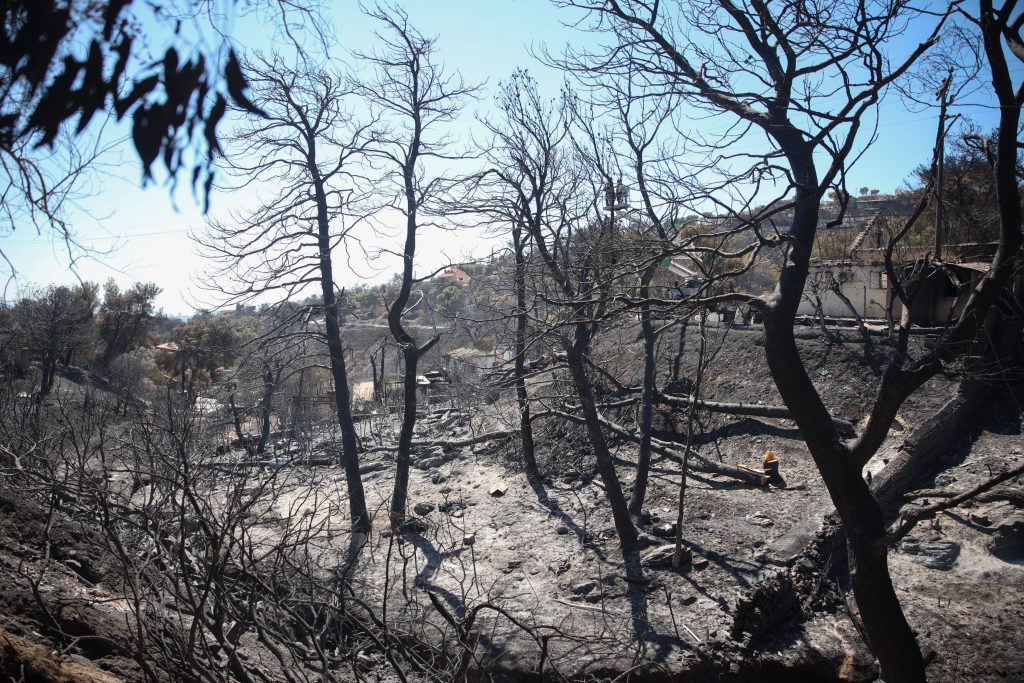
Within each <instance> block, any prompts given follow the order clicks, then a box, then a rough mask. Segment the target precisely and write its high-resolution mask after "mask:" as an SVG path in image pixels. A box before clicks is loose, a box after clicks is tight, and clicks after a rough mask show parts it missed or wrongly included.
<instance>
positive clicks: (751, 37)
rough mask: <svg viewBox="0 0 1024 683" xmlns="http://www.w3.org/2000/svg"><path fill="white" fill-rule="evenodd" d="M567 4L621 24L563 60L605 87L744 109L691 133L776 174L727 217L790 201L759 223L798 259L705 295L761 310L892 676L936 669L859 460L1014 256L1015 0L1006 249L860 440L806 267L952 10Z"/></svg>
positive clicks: (701, 106)
mask: <svg viewBox="0 0 1024 683" xmlns="http://www.w3.org/2000/svg"><path fill="white" fill-rule="evenodd" d="M561 4H563V5H567V6H572V7H576V8H582V9H584V10H586V11H588V12H590V13H591V16H592V17H593V18H594V20H595V22H596V23H595V25H594V27H595V29H596V30H600V31H602V32H605V33H607V34H608V35H611V36H612V38H613V40H612V45H611V46H610V48H609V50H608V51H605V52H601V51H598V52H597V53H593V54H591V53H585V52H573V53H570V54H569V55H567V57H566V59H565V60H564V65H565V66H566V67H568V68H570V69H572V70H573V71H575V72H576V73H577V74H579V75H580V76H581V77H582V78H584V79H585V80H588V81H590V82H593V83H594V84H595V85H597V86H598V87H600V84H601V82H603V79H605V78H606V77H609V76H613V77H621V78H630V79H631V80H632V81H633V82H634V83H637V84H638V87H641V88H642V89H643V95H644V96H646V97H662V96H664V97H669V96H678V97H681V98H682V99H683V101H684V102H686V103H687V104H689V105H690V106H692V107H694V108H695V109H696V110H697V111H704V112H715V113H720V114H722V115H724V116H727V117H729V118H731V119H732V120H733V121H735V122H736V127H734V128H733V127H730V128H728V130H727V132H726V133H725V134H724V135H722V136H719V137H718V138H716V139H714V140H713V142H712V143H711V144H710V145H708V144H706V143H702V142H701V138H698V137H690V138H689V141H690V142H691V147H692V149H694V150H700V151H702V152H704V153H705V154H709V155H710V156H711V157H712V158H717V159H719V160H720V161H721V164H722V169H723V172H724V173H726V174H727V175H729V177H730V178H731V179H732V181H733V183H735V187H737V188H739V187H742V186H743V184H747V185H748V186H750V187H751V188H753V189H756V188H757V187H758V186H759V185H760V186H761V187H768V186H769V184H771V185H774V186H775V187H777V188H779V192H778V195H777V196H778V199H777V201H775V202H772V203H769V204H768V205H767V206H766V208H764V209H761V210H759V211H751V212H749V213H747V214H742V213H739V212H735V211H734V209H732V206H731V204H732V202H724V201H723V202H721V203H720V204H719V206H721V207H722V210H723V211H725V212H727V215H728V216H730V217H733V218H735V219H736V220H741V221H746V222H748V223H749V224H750V225H751V226H752V227H756V226H760V225H763V224H765V223H766V221H768V220H769V219H771V218H773V217H776V216H778V215H779V214H780V213H781V212H782V211H786V212H789V214H790V216H791V218H790V219H789V220H787V223H788V225H787V226H786V227H785V228H784V229H783V230H782V231H780V234H778V236H777V237H774V238H772V239H767V238H765V237H764V236H761V235H759V239H760V240H761V242H762V243H763V244H768V243H769V242H772V241H774V242H776V243H781V244H784V245H785V251H786V259H785V263H784V267H783V268H782V270H781V273H780V275H779V279H778V285H777V287H776V289H775V293H774V295H773V296H772V297H771V299H770V300H769V301H768V302H762V301H760V300H759V299H757V298H756V297H753V296H751V295H749V294H745V293H737V294H722V295H717V296H712V297H706V298H705V303H708V304H710V303H721V302H736V303H743V304H748V305H753V306H757V307H759V308H760V309H761V312H762V314H763V316H764V325H765V332H764V335H765V354H766V358H767V362H768V366H769V369H770V371H771V373H772V376H773V378H774V380H775V383H776V386H777V387H778V389H779V392H780V393H781V395H782V398H783V400H784V401H785V403H786V405H787V406H788V408H789V410H790V412H791V413H792V415H793V418H794V419H795V420H796V422H797V424H798V425H799V427H800V431H801V434H802V436H803V438H804V439H805V441H806V443H807V446H808V448H809V450H810V452H811V454H812V456H813V458H814V461H815V463H816V465H817V467H818V470H819V472H820V473H821V476H822V478H823V480H824V483H825V485H826V487H827V489H828V491H829V494H830V496H831V498H832V501H833V503H834V504H835V506H836V509H837V511H838V513H839V516H840V518H841V519H842V521H843V523H844V528H845V531H846V537H847V542H848V548H849V556H850V571H851V578H852V584H853V591H854V596H855V598H856V600H857V603H858V605H859V607H860V613H861V616H862V618H863V621H864V625H865V629H866V632H867V635H868V639H869V641H870V645H871V647H872V649H873V650H874V652H875V654H876V655H877V656H878V658H879V660H880V662H881V665H882V672H883V675H884V676H885V677H886V679H887V680H893V681H897V680H900V681H902V680H923V678H924V662H923V659H922V657H921V654H920V650H919V648H918V646H917V643H916V640H915V637H914V634H913V632H912V631H911V629H910V627H909V625H908V624H907V621H906V619H905V617H904V616H903V613H902V609H901V607H900V604H899V601H898V599H897V597H896V594H895V591H894V590H893V587H892V581H891V579H890V576H889V572H888V566H887V560H886V547H887V544H886V528H885V525H884V520H883V516H882V513H881V510H880V508H879V505H878V503H877V501H876V500H875V499H874V497H873V496H872V494H871V490H870V487H869V486H868V484H867V483H866V482H865V481H864V479H863V477H862V469H863V467H864V465H865V464H866V463H867V461H868V460H869V459H870V458H871V456H872V455H873V454H874V453H875V452H876V451H877V449H878V448H879V446H880V445H881V443H882V441H883V439H884V438H885V435H886V433H887V432H888V428H889V426H890V425H891V424H892V420H893V418H894V416H895V414H896V410H897V409H898V407H899V406H900V405H901V404H902V403H903V401H904V400H905V399H906V398H907V397H908V396H909V395H910V394H911V393H912V392H913V391H914V390H915V389H917V388H918V387H920V386H921V385H922V384H923V383H924V382H925V381H926V380H927V379H928V378H929V377H931V376H933V375H934V374H935V373H936V372H937V371H938V370H939V368H940V367H941V366H942V364H943V363H948V362H950V361H952V360H954V359H957V358H961V357H963V355H964V354H965V353H968V352H969V350H970V348H971V347H972V343H973V340H974V339H975V336H976V335H977V333H978V331H979V329H980V328H981V323H982V320H983V319H984V316H985V314H986V312H987V311H988V309H989V308H990V307H991V305H992V304H993V302H994V300H995V298H996V296H997V295H998V292H999V291H1000V290H1001V289H1002V287H1003V286H1004V285H1005V284H1006V282H1007V281H1008V278H1009V277H1010V273H1011V272H1012V269H1013V266H1014V259H1015V254H1016V252H1017V250H1018V248H1019V244H1020V226H1019V198H1018V196H1017V186H1016V179H1015V172H1014V171H1013V170H1011V169H1012V167H1013V166H1015V159H1016V153H1015V148H1016V144H1017V143H1016V135H1017V123H1018V116H1019V111H1020V96H1019V95H1017V94H1016V93H1015V92H1014V90H1013V87H1012V81H1011V79H1010V77H1009V75H1008V72H1007V70H1006V65H1005V55H1004V52H1003V46H1004V44H1005V43H1008V44H1010V45H1011V47H1012V46H1015V45H1019V43H1018V42H1017V41H1018V40H1019V36H1018V35H1017V24H1015V23H1013V22H1012V21H1011V16H1010V15H1011V14H1012V13H1013V11H1014V9H1015V5H1014V3H1008V4H1007V5H1006V6H1005V7H1003V8H1001V9H999V10H994V9H993V8H992V7H991V5H990V4H988V3H983V5H982V9H981V18H980V20H979V22H978V23H979V25H980V27H981V32H982V36H983V39H984V41H985V47H986V53H987V54H988V56H989V60H990V65H991V68H992V72H993V85H994V87H995V90H996V93H997V95H998V97H999V100H1000V104H1001V112H1002V114H1001V117H1002V118H1001V123H1000V131H999V137H998V141H997V143H996V144H997V148H996V150H995V154H994V157H995V159H996V164H995V175H996V179H997V181H996V182H997V185H998V186H999V187H1000V190H999V196H1000V202H999V204H1000V214H1001V231H1000V243H1001V246H1000V250H999V253H998V254H997V256H996V258H995V259H994V260H993V262H992V264H991V269H990V270H989V272H988V274H987V275H986V277H985V278H984V279H983V280H982V282H981V284H980V285H979V286H978V287H977V289H976V290H975V291H974V293H973V295H972V296H971V299H970V301H969V303H968V305H967V307H966V308H965V310H964V311H963V312H962V313H961V315H960V317H959V318H958V319H957V321H955V323H953V324H952V325H951V326H950V328H949V331H948V332H947V333H946V334H945V335H944V337H943V339H942V340H941V341H940V342H939V343H937V344H936V345H935V346H934V347H933V348H932V349H930V350H929V351H928V352H927V353H926V354H925V355H924V356H923V357H921V358H915V359H911V358H908V357H906V356H900V357H898V358H897V359H896V360H895V362H893V363H892V364H891V365H890V366H889V367H888V368H887V370H886V371H885V373H884V376H883V378H882V383H881V386H880V388H879V390H878V395H877V397H876V399H875V401H874V405H873V407H872V409H871V410H870V411H869V416H868V420H867V422H866V424H865V426H864V428H863V429H862V431H861V432H860V433H859V434H858V435H857V436H856V437H855V438H853V439H851V440H845V439H844V438H843V437H842V435H841V434H840V432H839V430H838V429H837V428H836V426H835V423H834V422H833V420H832V418H831V416H830V415H829V412H828V410H827V409H826V407H825V405H824V403H823V401H822V398H821V396H820V395H819V394H818V392H817V390H816V388H815V387H814V384H813V383H812V381H811V379H810V377H809V376H808V373H807V369H806V367H805V366H804V363H803V361H802V360H801V358H800V356H799V353H798V351H797V346H796V342H795V337H794V332H793V324H794V317H795V314H796V310H797V307H798V305H799V301H800V297H801V295H802V292H803V289H804V285H805V282H806V280H807V276H808V269H809V262H810V257H811V253H812V250H813V247H814V237H815V234H816V231H817V227H818V220H819V213H820V211H819V208H820V205H821V203H822V201H823V198H824V197H825V195H826V193H827V192H828V190H829V188H830V187H834V188H841V187H842V186H843V185H844V184H845V183H844V179H845V174H846V172H847V170H848V165H849V164H850V163H852V161H853V159H854V148H855V144H856V141H857V140H858V139H859V137H860V136H859V134H860V132H861V128H862V126H863V124H864V122H865V120H866V119H867V117H868V116H869V115H870V113H871V112H872V111H873V110H874V108H875V105H876V103H877V102H878V101H879V98H880V97H881V96H882V93H883V90H884V89H885V88H886V87H887V86H888V85H889V84H891V83H893V82H894V81H895V80H896V79H898V78H899V77H900V76H901V75H903V74H905V73H906V72H907V71H908V70H909V69H910V68H911V66H912V65H913V64H914V62H915V61H916V60H917V59H918V57H920V55H922V54H923V53H924V52H925V51H926V50H928V49H929V47H931V45H932V44H933V43H934V40H935V37H936V36H937V35H938V32H939V31H940V30H941V28H942V26H943V24H944V23H945V21H946V19H947V17H948V15H944V14H939V15H938V16H932V15H922V14H918V13H916V10H915V9H914V8H911V7H906V6H899V7H898V8H894V7H892V6H890V5H886V4H882V3H864V2H849V3H838V4H834V5H833V6H831V7H830V8H829V9H828V11H825V10H823V9H822V8H819V7H817V6H811V5H809V4H807V3H794V4H790V5H787V6H785V7H781V8H772V7H769V6H768V5H766V4H764V3H761V2H751V3H734V2H731V1H729V0H722V1H721V2H715V3H711V2H708V3H698V4H689V5H684V4H683V3H659V2H642V1H615V2H610V3H590V2H564V3H561ZM916 20H920V21H922V22H928V23H930V24H931V25H930V27H929V28H927V29H926V34H925V35H926V38H925V40H924V41H923V42H921V43H917V44H911V45H909V46H907V48H906V49H905V50H904V51H903V54H902V55H900V56H899V57H898V58H893V59H892V60H891V59H890V58H889V57H887V56H886V52H887V51H889V50H891V49H892V47H893V46H894V45H895V41H896V40H897V39H899V38H900V36H902V35H904V33H905V30H906V28H907V26H908V24H909V23H910V22H913V21H916ZM850 27H854V30H850ZM1004 41H1005V43H1004ZM737 74H739V75H742V77H743V79H744V82H743V84H742V85H741V84H740V83H739V82H738V81H737V80H736V78H735V77H734V76H735V75H737ZM827 82H835V83H837V84H838V83H841V84H842V85H841V86H837V87H836V88H835V89H834V90H831V89H830V90H825V89H823V86H822V85H821V84H822V83H827ZM837 96H838V97H839V98H840V101H839V102H838V103H836V101H835V98H836V97H837ZM826 102H827V103H826ZM755 133H756V139H758V140H761V141H764V143H763V144H764V145H765V149H766V151H765V152H764V154H763V155H755V156H754V157H753V160H752V163H751V164H749V165H740V164H737V159H736V157H734V156H731V155H729V153H728V152H727V151H726V146H728V145H729V144H731V143H733V142H735V141H736V140H738V139H748V138H749V139H751V140H754V139H755ZM706 139H707V138H705V140H706ZM695 143H701V144H699V145H698V144H695ZM1011 150H1012V151H1011ZM819 154H821V155H822V156H819ZM748 158H749V157H748ZM821 158H824V159H825V160H826V161H825V162H824V164H822V162H821V161H820V159H821ZM730 167H732V170H725V169H730ZM730 210H732V212H729V211H730Z"/></svg>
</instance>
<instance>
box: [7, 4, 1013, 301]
mask: <svg viewBox="0 0 1024 683" xmlns="http://www.w3.org/2000/svg"><path fill="white" fill-rule="evenodd" d="M334 4H336V5H337V6H338V7H337V9H336V10H335V13H334V15H333V19H334V20H335V22H336V33H337V39H338V44H339V45H341V46H343V47H344V48H346V49H367V48H369V47H370V46H371V44H370V37H371V33H372V30H373V26H372V24H371V23H370V22H369V21H368V20H367V19H366V18H365V17H363V16H362V15H361V14H360V13H359V12H358V10H357V7H356V4H355V3H354V2H344V3H334ZM402 4H403V6H405V7H406V8H407V10H408V12H409V15H410V19H411V21H412V23H413V24H414V25H415V26H416V27H417V28H418V29H419V30H420V31H421V32H422V33H423V34H425V35H436V36H438V38H439V51H440V55H441V57H442V59H443V60H444V62H445V63H446V64H447V66H448V67H449V68H450V69H452V70H458V71H460V72H461V73H462V74H463V76H464V78H465V79H466V80H467V81H468V82H482V81H487V83H488V85H489V87H488V88H487V89H485V91H484V93H483V95H482V97H481V100H480V102H479V103H477V104H474V105H470V113H472V112H477V111H479V112H483V111H486V110H487V109H488V108H489V107H490V106H491V100H492V97H493V92H494V87H495V86H496V85H497V84H498V82H499V81H501V80H503V79H505V78H507V77H508V75H509V74H510V73H511V72H512V70H513V69H514V68H515V67H517V66H526V67H528V68H529V69H530V71H531V73H533V75H534V76H535V77H537V78H538V79H539V81H540V83H541V86H542V88H544V89H545V90H547V91H548V92H549V94H551V95H554V94H555V93H557V89H558V87H559V84H560V83H561V79H562V76H561V74H559V73H557V72H553V71H549V70H548V69H546V68H545V67H544V66H542V65H540V64H539V63H537V62H536V61H535V60H534V59H533V58H532V57H531V55H530V50H529V48H530V47H531V46H535V47H537V46H540V45H544V44H546V45H547V46H548V47H549V48H551V49H552V50H553V51H557V50H558V49H559V48H560V46H561V45H563V44H564V43H565V42H566V41H570V40H572V41H578V40H581V39H587V40H592V38H581V36H580V35H579V33H577V32H575V31H574V30H572V29H570V28H566V27H564V26H563V25H562V23H561V22H562V21H571V20H572V19H573V16H572V15H570V14H566V13H565V12H564V11H559V10H556V9H555V8H554V7H552V6H551V4H550V3H549V2H548V1H547V0H485V1H481V0H418V1H417V0H407V1H406V2H403V3H402ZM236 35H237V36H238V38H239V43H240V44H241V46H242V47H245V48H251V47H257V46H258V47H263V48H267V47H269V46H268V45H267V44H266V42H267V41H266V38H265V35H266V32H265V31H263V30H261V29H260V27H259V26H258V25H255V26H254V25H250V24H249V22H247V21H240V22H239V23H238V25H237V27H236ZM969 113H971V115H973V116H975V117H976V118H978V119H979V120H980V121H981V123H982V127H983V128H985V129H987V128H990V127H991V123H992V121H994V118H993V114H992V112H991V110H989V109H985V108H974V109H973V110H972V111H971V112H969ZM934 130H935V124H934V115H933V114H932V113H931V112H919V113H914V112H911V111H907V110H906V109H905V108H904V107H903V105H902V104H901V102H900V101H899V100H898V99H897V98H896V97H891V98H890V99H889V100H888V101H887V103H886V104H885V105H884V109H883V112H882V116H881V125H880V127H879V129H878V136H879V139H878V141H877V142H876V144H875V145H873V146H872V147H871V148H870V149H868V150H867V152H866V153H865V155H864V156H863V158H862V159H861V160H860V161H859V162H858V165H857V166H856V167H855V169H854V171H853V172H852V173H851V174H850V182H849V187H850V188H852V189H853V190H854V191H855V190H856V188H858V187H860V186H861V185H864V186H868V187H871V188H878V189H880V190H882V191H883V192H887V191H891V190H892V189H893V188H895V187H897V186H899V185H901V184H903V183H904V182H905V181H906V179H907V178H908V176H909V174H910V173H911V172H912V170H913V169H914V168H915V167H916V166H918V165H919V164H921V163H923V162H924V160H925V159H926V158H927V157H928V156H929V154H930V148H931V144H932V140H933V137H934ZM140 175H141V174H140V170H139V167H138V164H137V161H136V160H135V158H134V156H133V155H132V153H131V151H130V150H126V151H123V152H121V154H120V156H118V157H114V158H112V159H110V165H109V166H108V167H105V168H104V169H103V170H102V172H101V173H100V174H99V175H98V176H97V178H96V179H95V180H94V181H93V184H92V189H94V190H95V196H93V197H89V198H85V199H82V200H81V201H79V203H78V207H79V208H78V209H77V210H76V212H75V225H76V226H77V230H78V233H79V235H80V238H81V240H82V241H83V242H84V243H86V244H89V245H90V246H93V247H95V248H96V249H98V250H99V251H100V252H107V253H105V254H104V255H102V256H99V257H97V258H96V259H91V260H85V261H80V262H79V263H78V264H77V265H76V270H77V273H78V276H80V277H81V278H83V279H86V280H95V281H100V282H102V281H104V280H106V279H107V278H108V277H113V278H114V279H115V280H117V281H118V282H119V283H121V284H123V285H128V284H130V283H131V282H133V281H137V280H143V281H152V282H155V283H157V284H158V285H159V286H160V287H162V288H163V290H164V292H163V294H162V295H161V296H160V298H159V304H160V305H161V306H162V307H163V309H164V311H165V312H166V313H169V314H183V313H188V312H190V311H191V309H192V307H193V306H194V305H195V302H197V301H200V297H199V296H198V295H196V294H194V293H192V294H190V288H191V284H190V281H191V278H192V277H193V276H194V275H196V274H197V273H199V272H200V271H202V270H203V267H204V262H203V259H202V257H201V255H200V254H197V253H195V245H194V243H193V242H192V241H191V240H189V238H188V232H189V230H190V228H191V229H197V228H199V227H200V226H201V225H202V215H201V211H200V209H199V208H198V203H197V202H196V200H195V198H194V197H193V196H192V193H191V191H190V188H189V186H188V181H187V179H186V178H182V181H181V183H180V186H179V188H178V189H177V191H176V192H172V191H171V190H170V189H169V188H168V187H167V186H166V185H164V184H151V185H150V187H149V188H147V189H145V190H143V189H140V187H139V184H140ZM244 201H252V198H251V197H238V196H234V197H233V196H224V195H215V196H214V197H213V205H214V210H215V211H220V210H224V209H226V208H229V207H231V206H237V205H238V204H239V203H242V202H244ZM0 239H3V245H4V250H5V252H6V253H7V254H8V256H9V257H10V258H11V260H12V261H14V263H15V265H16V267H17V268H18V269H19V271H20V278H19V280H18V286H25V285H27V284H29V283H35V284H48V283H51V282H52V283H68V282H74V281H75V277H76V276H75V274H74V273H72V272H71V271H70V270H69V268H68V260H67V255H66V251H65V250H64V249H63V246H62V245H61V244H59V243H54V242H53V241H52V239H51V238H50V236H49V235H47V234H45V233H44V235H42V236H40V237H35V236H34V233H33V231H32V230H31V228H28V227H24V228H19V230H17V231H16V233H15V234H14V235H11V236H9V237H6V238H0ZM467 251H475V252H476V253H477V254H478V255H482V254H485V253H488V252H489V251H490V246H489V245H488V244H487V243H485V242H484V241H483V240H482V239H480V237H479V236H478V235H476V234H475V233H474V234H469V235H467V234H457V235H456V234H443V233H442V234H431V235H429V236H427V237H426V238H425V239H424V240H422V241H421V244H420V249H419V256H420V257H421V259H422V261H421V262H422V264H423V265H424V267H435V266H437V265H439V264H441V263H442V262H444V258H445V257H444V256H442V252H444V253H447V254H448V256H449V257H451V258H453V259H458V258H459V257H460V256H461V255H463V254H465V253H466V252H467ZM359 270H360V273H359V275H354V274H351V273H347V272H346V271H345V269H344V268H341V267H338V281H339V282H338V284H339V285H342V286H350V285H353V284H357V283H358V282H360V281H361V276H365V275H366V274H367V273H368V272H371V271H370V270H368V269H365V268H361V269H359ZM388 276H389V267H388V266H387V265H386V264H385V265H384V266H379V267H377V268H376V276H375V279H377V280H380V279H387V278H388ZM9 295H10V293H9ZM203 303H205V301H203Z"/></svg>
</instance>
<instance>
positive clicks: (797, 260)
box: [764, 142, 924, 681]
mask: <svg viewBox="0 0 1024 683" xmlns="http://www.w3.org/2000/svg"><path fill="white" fill-rule="evenodd" d="M781 146H782V147H783V148H784V149H786V150H787V151H788V152H789V157H790V163H791V166H792V168H793V170H794V177H795V179H796V181H797V186H798V187H800V188H807V187H809V188H814V187H817V186H818V182H817V177H816V174H815V170H814V166H813V162H812V160H811V158H810V154H809V153H806V154H805V153H803V152H802V150H805V147H804V145H803V143H801V142H795V143H791V142H787V144H783V145H781ZM819 201H820V199H819V197H818V196H817V195H816V194H814V193H811V192H806V191H804V190H802V189H801V190H798V193H797V200H796V208H795V210H794V219H793V224H792V228H791V233H790V234H791V235H792V236H793V237H794V238H795V244H793V245H792V246H791V247H790V248H789V254H788V258H787V259H786V263H787V266H786V268H785V269H783V271H782V273H781V274H780V276H779V284H778V287H777V289H776V292H775V296H774V297H773V300H772V302H771V303H770V304H769V307H768V310H767V312H766V314H765V321H764V335H765V356H766V358H767V361H768V367H769V369H770V371H771V374H772V378H773V380H774V381H775V384H776V386H777V387H778V389H779V394H780V395H781V396H782V399H783V401H784V402H785V403H786V405H787V406H788V407H789V410H790V412H791V413H792V416H793V419H794V420H795V421H796V423H797V425H798V426H799V428H800V432H801V435H802V436H803V438H804V440H805V442H806V443H807V447H808V449H809V450H810V452H811V456H812V457H813V458H814V462H815V465H816V466H817V468H818V472H819V473H820V474H821V477H822V479H823V481H824V483H825V486H826V488H827V489H828V492H829V496H830V497H831V499H832V502H833V504H834V505H835V507H836V511H837V512H838V513H839V516H840V518H841V519H842V520H843V522H844V524H847V525H849V526H847V527H846V529H847V531H846V533H847V547H848V549H849V555H850V557H849V565H850V578H851V582H852V587H853V595H854V598H855V600H856V602H857V606H858V608H859V609H860V613H861V617H862V619H863V620H864V627H865V630H866V634H867V637H868V640H869V645H870V646H871V648H872V651H873V652H874V654H875V656H876V657H878V660H879V662H880V663H881V666H882V675H883V676H884V677H885V679H886V680H891V681H923V680H924V659H923V657H922V656H921V650H920V648H919V647H918V644H917V640H916V638H915V637H914V633H913V631H912V630H911V629H910V625H909V624H908V623H907V620H906V618H905V617H904V615H903V609H902V607H901V606H900V602H899V599H898V598H897V597H896V592H895V590H894V589H893V586H892V579H891V578H890V576H889V568H888V563H887V556H886V551H885V544H884V543H883V542H882V540H883V538H884V536H885V526H884V525H883V523H882V514H881V511H880V509H879V507H878V503H877V501H876V500H875V499H874V498H873V497H872V496H871V491H870V489H869V488H868V486H867V484H866V482H865V481H864V479H863V477H862V474H861V472H862V464H861V463H859V462H855V461H854V458H853V457H852V456H851V453H850V452H849V450H848V449H847V448H846V447H845V446H844V445H843V443H842V440H841V437H840V434H839V431H838V430H837V429H836V427H835V425H834V423H833V422H832V419H831V416H830V415H829V413H828V411H827V410H826V408H825V406H824V404H823V403H822V401H821V398H820V396H819V395H818V393H817V391H816V390H815V388H814V385H813V383H812V382H811V380H810V377H809V376H808V375H807V370H806V368H805V367H804V364H803V361H802V360H801V358H800V354H799V352H798V350H797V346H796V339H795V337H794V334H793V322H794V319H795V317H796V310H797V306H798V305H799V302H800V296H801V292H802V291H803V288H804V284H805V282H806V278H807V271H808V264H809V259H810V254H811V248H812V246H813V239H814V234H815V229H816V226H817V220H818V206H819Z"/></svg>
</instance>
